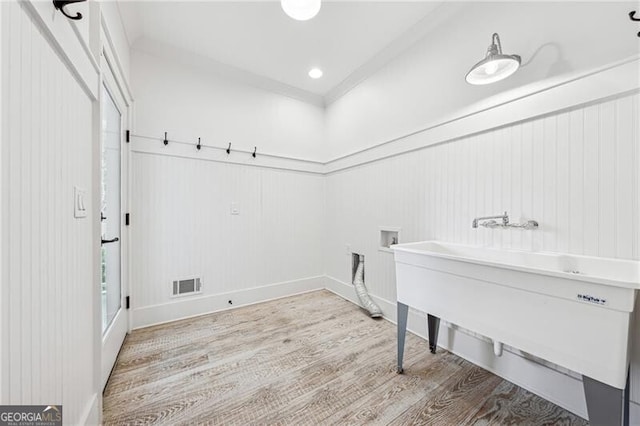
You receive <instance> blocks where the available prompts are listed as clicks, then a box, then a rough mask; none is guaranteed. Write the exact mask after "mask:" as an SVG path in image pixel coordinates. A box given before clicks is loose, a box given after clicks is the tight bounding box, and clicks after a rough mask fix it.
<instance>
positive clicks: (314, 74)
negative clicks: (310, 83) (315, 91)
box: [309, 68, 322, 78]
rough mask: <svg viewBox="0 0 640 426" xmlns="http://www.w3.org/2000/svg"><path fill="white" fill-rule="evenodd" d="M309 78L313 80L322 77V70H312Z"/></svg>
mask: <svg viewBox="0 0 640 426" xmlns="http://www.w3.org/2000/svg"><path fill="white" fill-rule="evenodd" d="M309 77H311V78H320V77H322V70H321V69H320V68H312V69H311V71H309Z"/></svg>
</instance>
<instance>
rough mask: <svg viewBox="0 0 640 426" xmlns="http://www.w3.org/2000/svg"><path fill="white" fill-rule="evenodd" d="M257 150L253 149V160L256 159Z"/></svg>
mask: <svg viewBox="0 0 640 426" xmlns="http://www.w3.org/2000/svg"><path fill="white" fill-rule="evenodd" d="M257 150H258V148H257V147H255V146H254V147H253V154H251V155H252V156H253V158H256V151H257Z"/></svg>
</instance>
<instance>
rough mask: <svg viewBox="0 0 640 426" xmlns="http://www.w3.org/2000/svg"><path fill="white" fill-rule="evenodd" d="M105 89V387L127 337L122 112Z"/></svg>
mask: <svg viewBox="0 0 640 426" xmlns="http://www.w3.org/2000/svg"><path fill="white" fill-rule="evenodd" d="M112 93H113V92H111V91H110V90H109V88H108V87H107V86H106V81H105V85H104V86H103V87H102V93H101V97H102V99H101V182H100V183H101V185H100V186H101V200H100V223H101V234H102V242H101V250H100V252H101V253H100V255H101V259H100V260H101V266H102V268H101V283H100V285H101V295H102V313H101V314H102V335H103V339H102V342H103V345H102V381H103V386H104V385H105V384H106V382H107V380H108V378H109V374H110V373H111V369H112V368H113V365H114V363H115V360H116V357H117V355H118V352H119V350H120V347H121V345H122V342H123V341H124V337H125V335H126V333H127V318H126V315H125V313H124V312H123V299H124V298H123V295H124V292H123V291H122V276H123V274H122V270H121V263H122V262H121V260H122V257H121V256H122V245H121V243H122V241H121V226H122V223H121V217H122V209H121V198H122V188H123V185H122V172H121V169H122V156H121V147H122V133H123V132H122V120H123V115H122V112H121V111H122V108H123V107H120V108H119V105H118V104H119V103H118V102H117V100H116V99H117V98H116V97H115V96H113V95H112Z"/></svg>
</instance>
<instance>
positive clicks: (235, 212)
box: [231, 203, 240, 216]
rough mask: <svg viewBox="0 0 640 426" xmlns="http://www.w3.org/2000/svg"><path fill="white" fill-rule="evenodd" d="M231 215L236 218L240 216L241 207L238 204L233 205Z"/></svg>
mask: <svg viewBox="0 0 640 426" xmlns="http://www.w3.org/2000/svg"><path fill="white" fill-rule="evenodd" d="M231 214H232V215H234V216H236V215H239V214H240V207H238V203H231Z"/></svg>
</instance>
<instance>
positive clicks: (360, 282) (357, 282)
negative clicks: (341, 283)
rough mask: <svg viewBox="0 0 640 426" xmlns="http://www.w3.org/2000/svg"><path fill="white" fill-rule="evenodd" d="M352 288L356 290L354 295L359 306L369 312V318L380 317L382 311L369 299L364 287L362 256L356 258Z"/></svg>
mask: <svg viewBox="0 0 640 426" xmlns="http://www.w3.org/2000/svg"><path fill="white" fill-rule="evenodd" d="M353 286H354V287H355V289H356V295H357V296H358V300H360V305H361V306H362V307H363V308H364V309H366V310H367V311H369V315H370V316H371V318H380V317H382V310H380V308H379V307H378V305H376V303H375V302H374V301H373V300H372V299H371V296H369V293H368V292H367V288H366V287H365V286H364V259H363V256H358V267H357V268H356V275H355V276H354V277H353Z"/></svg>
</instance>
